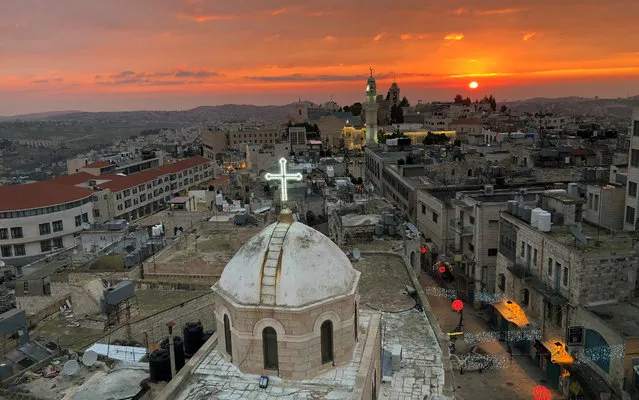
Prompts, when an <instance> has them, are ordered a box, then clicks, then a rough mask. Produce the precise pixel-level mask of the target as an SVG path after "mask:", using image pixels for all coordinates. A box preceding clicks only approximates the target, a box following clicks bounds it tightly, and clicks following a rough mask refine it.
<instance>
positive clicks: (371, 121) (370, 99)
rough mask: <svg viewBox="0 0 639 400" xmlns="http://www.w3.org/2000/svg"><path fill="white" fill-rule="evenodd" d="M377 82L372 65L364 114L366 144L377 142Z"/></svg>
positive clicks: (367, 84)
mask: <svg viewBox="0 0 639 400" xmlns="http://www.w3.org/2000/svg"><path fill="white" fill-rule="evenodd" d="M378 109H379V104H377V84H376V83H375V78H373V68H372V67H371V76H370V77H369V78H368V81H367V83H366V101H365V103H364V114H365V118H366V144H367V145H369V146H370V145H372V144H375V143H377V111H378Z"/></svg>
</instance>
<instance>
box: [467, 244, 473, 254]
mask: <svg viewBox="0 0 639 400" xmlns="http://www.w3.org/2000/svg"><path fill="white" fill-rule="evenodd" d="M468 250H469V251H470V252H472V253H474V252H475V246H474V245H473V244H472V243H468Z"/></svg>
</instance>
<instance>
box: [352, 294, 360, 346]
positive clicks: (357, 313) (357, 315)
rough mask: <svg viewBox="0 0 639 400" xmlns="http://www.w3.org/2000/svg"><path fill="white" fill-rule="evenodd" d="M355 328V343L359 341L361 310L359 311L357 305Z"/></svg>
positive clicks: (354, 317)
mask: <svg viewBox="0 0 639 400" xmlns="http://www.w3.org/2000/svg"><path fill="white" fill-rule="evenodd" d="M353 319H354V321H353V326H354V327H355V341H356V342H357V341H358V332H357V330H358V329H359V310H358V309H357V303H355V315H354V316H353Z"/></svg>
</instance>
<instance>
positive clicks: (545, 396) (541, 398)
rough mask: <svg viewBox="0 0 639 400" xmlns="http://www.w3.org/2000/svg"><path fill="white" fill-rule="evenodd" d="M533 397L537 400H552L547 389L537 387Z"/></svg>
mask: <svg viewBox="0 0 639 400" xmlns="http://www.w3.org/2000/svg"><path fill="white" fill-rule="evenodd" d="M533 396H534V397H535V400H550V396H551V393H550V390H548V388H547V387H545V386H541V385H537V386H536V387H535V388H534V389H533Z"/></svg>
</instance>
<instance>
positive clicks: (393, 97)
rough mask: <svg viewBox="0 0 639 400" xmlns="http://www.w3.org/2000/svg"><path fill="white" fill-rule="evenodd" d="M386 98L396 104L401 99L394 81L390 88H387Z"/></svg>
mask: <svg viewBox="0 0 639 400" xmlns="http://www.w3.org/2000/svg"><path fill="white" fill-rule="evenodd" d="M388 98H389V100H390V102H391V104H392V105H396V104H398V103H399V102H400V101H401V97H399V86H398V85H397V82H395V81H393V83H392V84H391V87H390V89H388Z"/></svg>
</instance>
